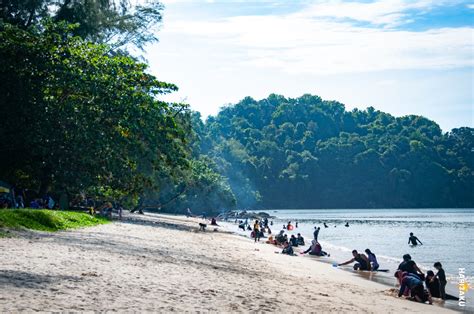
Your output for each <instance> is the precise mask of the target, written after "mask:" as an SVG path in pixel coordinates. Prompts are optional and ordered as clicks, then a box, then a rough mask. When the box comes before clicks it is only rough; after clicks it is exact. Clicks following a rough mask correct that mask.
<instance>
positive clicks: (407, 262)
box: [398, 254, 425, 280]
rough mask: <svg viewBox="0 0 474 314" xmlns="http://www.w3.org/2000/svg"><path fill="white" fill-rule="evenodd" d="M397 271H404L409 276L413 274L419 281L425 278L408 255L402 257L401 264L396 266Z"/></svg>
mask: <svg viewBox="0 0 474 314" xmlns="http://www.w3.org/2000/svg"><path fill="white" fill-rule="evenodd" d="M398 269H399V270H401V271H406V272H408V273H410V274H414V275H416V276H418V277H419V278H420V279H421V280H423V279H424V277H425V275H424V274H423V272H422V271H421V270H420V268H419V267H418V265H416V263H415V261H413V260H412V259H411V256H410V254H405V255H403V262H401V263H400V265H398Z"/></svg>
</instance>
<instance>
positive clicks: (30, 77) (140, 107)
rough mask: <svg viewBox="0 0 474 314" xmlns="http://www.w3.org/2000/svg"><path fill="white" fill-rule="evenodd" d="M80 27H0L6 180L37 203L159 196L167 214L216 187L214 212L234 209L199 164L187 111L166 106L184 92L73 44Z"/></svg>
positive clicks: (0, 159) (131, 62)
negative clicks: (168, 98) (65, 197)
mask: <svg viewBox="0 0 474 314" xmlns="http://www.w3.org/2000/svg"><path fill="white" fill-rule="evenodd" d="M77 27H78V26H77V25H71V24H66V23H63V22H61V23H51V22H47V23H45V24H41V27H30V28H28V29H26V30H24V29H22V28H19V27H17V26H14V25H11V24H2V25H1V29H0V59H1V60H2V63H0V81H1V82H2V83H1V84H0V106H1V107H0V110H1V112H2V125H1V127H0V138H1V139H2V142H1V143H2V144H1V147H0V151H1V154H0V178H2V179H3V180H5V181H7V182H10V183H12V184H14V185H15V186H17V187H21V188H26V189H29V190H33V191H36V192H37V193H38V195H43V193H46V192H52V193H53V194H54V193H56V196H58V195H59V194H60V193H63V192H66V193H68V194H70V195H71V196H75V195H78V194H82V195H84V194H85V195H87V196H90V197H93V198H99V199H113V200H119V201H122V202H127V203H128V204H130V205H131V204H132V203H133V202H134V201H136V200H137V199H138V198H139V197H140V196H143V195H144V194H152V195H154V196H156V197H155V198H154V199H151V200H152V201H154V202H152V204H151V205H152V206H151V207H153V208H158V209H161V208H163V207H164V206H165V205H166V206H167V207H168V208H167V209H168V210H170V209H173V206H176V202H177V201H180V202H181V203H183V202H184V203H189V201H186V200H187V199H192V198H196V197H198V196H199V195H200V194H199V193H204V194H203V195H202V197H203V198H204V199H207V198H209V197H210V196H209V192H208V189H209V188H210V186H212V189H213V190H214V192H215V193H217V195H219V197H222V199H220V198H217V199H215V201H214V202H210V203H208V204H207V206H209V209H210V210H219V209H220V208H221V207H222V206H227V207H229V206H230V207H232V206H233V204H235V199H234V196H233V195H232V192H231V191H230V188H229V187H228V185H226V183H225V181H224V179H223V178H222V177H221V176H220V175H217V174H216V173H215V172H213V171H212V170H211V169H210V168H209V167H207V166H206V165H205V163H202V162H200V161H199V160H198V159H199V158H200V157H199V151H197V150H196V147H194V146H193V145H192V144H191V142H192V141H193V139H194V134H193V132H192V130H191V119H192V115H191V112H190V111H189V110H188V108H187V106H186V105H183V104H174V103H166V102H163V101H160V100H159V97H160V96H161V95H162V94H165V93H169V92H172V91H175V90H177V87H176V86H175V85H173V84H169V83H164V82H160V81H158V80H157V79H156V78H155V77H154V76H152V75H150V74H148V73H146V69H147V66H146V64H143V63H140V62H137V61H136V60H135V59H134V58H132V57H130V56H129V55H128V54H126V53H124V52H121V53H117V52H114V53H111V52H110V46H108V45H105V44H97V43H93V42H91V41H88V40H85V39H83V38H81V37H79V36H75V35H74V32H75V31H76V29H77ZM196 169H199V170H196ZM196 172H202V174H199V175H197V174H196ZM207 184H209V187H207V186H206V185H207ZM170 194H171V197H170ZM173 195H176V196H173ZM168 197H170V199H167V198H168ZM127 200H128V201H127ZM148 200H150V198H149V199H148ZM27 201H28V200H27ZM174 209H176V208H174Z"/></svg>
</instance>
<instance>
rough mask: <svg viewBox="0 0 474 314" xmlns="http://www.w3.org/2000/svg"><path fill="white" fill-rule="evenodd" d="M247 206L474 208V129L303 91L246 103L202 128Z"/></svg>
mask: <svg viewBox="0 0 474 314" xmlns="http://www.w3.org/2000/svg"><path fill="white" fill-rule="evenodd" d="M197 129H198V130H201V131H200V133H201V134H200V136H201V138H202V139H203V140H202V143H201V146H202V149H203V151H204V152H206V153H207V154H208V155H209V156H210V157H211V158H212V159H213V160H214V161H215V163H216V164H217V169H218V170H219V172H220V173H221V174H223V175H224V176H226V177H228V178H229V182H230V184H231V187H232V189H233V191H234V193H235V195H236V197H237V200H238V205H239V206H241V207H251V206H260V207H271V208H336V207H338V208H366V207H473V206H474V193H472V192H473V190H472V189H473V187H474V151H473V149H474V130H473V129H472V128H460V129H454V130H452V131H451V132H449V133H447V134H443V133H442V131H441V129H440V128H439V126H438V125H437V124H436V123H434V122H433V121H430V120H428V119H426V118H423V117H420V116H405V117H399V118H397V117H393V116H391V115H390V114H387V113H384V112H380V111H376V110H375V109H374V108H368V109H367V110H365V111H361V110H357V109H354V110H353V111H350V112H349V111H345V107H344V105H342V104H340V103H338V102H335V101H324V100H322V99H321V98H320V97H317V96H312V95H304V96H302V97H300V98H297V99H287V98H284V97H283V96H278V95H270V96H269V97H268V98H267V99H263V100H260V101H256V100H254V99H252V98H245V99H243V100H242V101H241V102H239V103H238V104H236V105H234V106H229V107H226V108H223V109H222V110H221V111H220V113H219V114H218V115H217V116H216V117H210V118H209V119H208V120H207V122H206V125H205V127H204V128H202V127H200V126H198V127H197Z"/></svg>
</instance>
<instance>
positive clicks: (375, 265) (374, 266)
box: [365, 249, 379, 271]
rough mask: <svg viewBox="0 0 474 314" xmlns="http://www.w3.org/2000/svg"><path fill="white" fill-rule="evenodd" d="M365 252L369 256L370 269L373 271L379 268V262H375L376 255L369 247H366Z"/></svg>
mask: <svg viewBox="0 0 474 314" xmlns="http://www.w3.org/2000/svg"><path fill="white" fill-rule="evenodd" d="M365 253H366V254H367V257H368V258H369V262H370V265H371V269H372V270H374V271H375V270H377V269H379V263H378V262H377V256H375V254H374V253H372V252H371V251H370V250H369V249H366V250H365Z"/></svg>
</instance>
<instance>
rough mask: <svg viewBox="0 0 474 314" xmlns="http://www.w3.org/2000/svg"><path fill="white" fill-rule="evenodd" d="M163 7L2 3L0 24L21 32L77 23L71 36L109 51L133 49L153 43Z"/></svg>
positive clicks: (105, 0)
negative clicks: (48, 24)
mask: <svg viewBox="0 0 474 314" xmlns="http://www.w3.org/2000/svg"><path fill="white" fill-rule="evenodd" d="M162 9H163V5H162V4H161V3H160V2H159V1H155V0H148V1H142V2H137V3H135V5H132V3H131V2H130V1H128V0H117V1H115V0H2V3H1V4H0V23H2V22H4V23H8V24H11V25H14V26H17V27H19V28H21V29H28V28H31V26H37V25H42V24H44V22H45V21H46V20H51V21H54V22H55V23H59V22H67V23H70V24H75V23H77V27H76V28H74V29H73V30H71V31H72V33H73V34H74V35H77V36H80V37H82V38H84V39H89V40H91V41H94V42H101V43H108V44H110V45H112V47H109V48H118V47H122V46H124V45H133V46H136V47H138V48H143V45H144V44H146V43H147V42H152V41H156V40H157V37H156V35H155V32H154V31H156V28H155V26H156V25H158V24H159V23H160V22H161V10H162Z"/></svg>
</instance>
